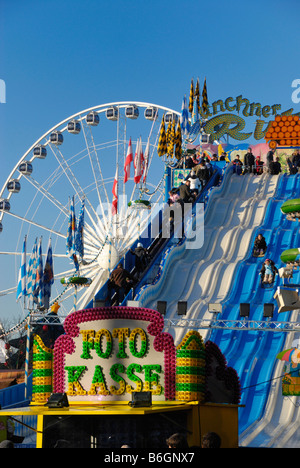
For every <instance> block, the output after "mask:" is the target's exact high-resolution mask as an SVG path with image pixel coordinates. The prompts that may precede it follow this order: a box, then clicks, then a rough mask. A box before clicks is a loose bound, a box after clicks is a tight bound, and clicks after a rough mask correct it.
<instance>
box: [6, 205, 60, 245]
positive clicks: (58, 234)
mask: <svg viewBox="0 0 300 468" xmlns="http://www.w3.org/2000/svg"><path fill="white" fill-rule="evenodd" d="M6 214H7V215H9V216H12V217H13V218H17V219H19V220H21V221H24V222H26V223H28V224H30V225H32V226H36V227H38V228H40V229H43V230H45V231H48V232H50V233H51V234H55V235H57V236H59V237H62V238H63V239H66V238H67V236H66V235H65V234H62V233H61V232H58V231H54V229H51V228H49V227H47V226H44V225H43V224H39V223H36V222H35V221H33V220H31V219H27V218H24V217H23V216H19V215H16V214H14V213H12V212H11V211H8V212H6Z"/></svg>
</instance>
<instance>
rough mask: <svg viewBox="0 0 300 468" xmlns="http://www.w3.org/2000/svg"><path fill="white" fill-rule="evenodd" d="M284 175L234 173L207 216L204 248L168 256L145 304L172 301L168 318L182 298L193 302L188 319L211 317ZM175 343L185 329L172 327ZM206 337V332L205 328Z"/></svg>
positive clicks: (212, 200) (143, 296)
mask: <svg viewBox="0 0 300 468" xmlns="http://www.w3.org/2000/svg"><path fill="white" fill-rule="evenodd" d="M280 177H281V176H272V177H271V176H269V175H268V174H264V175H262V176H254V175H252V174H251V175H245V176H237V175H236V174H230V172H228V173H227V174H226V175H225V177H224V181H223V184H222V185H223V187H222V189H214V190H215V193H214V194H213V195H212V196H211V198H210V201H209V207H208V208H207V210H206V213H205V219H204V243H203V246H202V247H201V248H200V249H198V250H195V249H187V248H185V247H182V246H181V247H180V248H178V251H177V252H176V250H177V248H175V249H174V250H173V251H172V253H171V254H170V258H168V259H167V262H166V265H165V268H164V270H163V274H162V276H161V279H160V280H159V281H158V282H157V283H156V284H154V285H151V286H148V287H147V288H145V290H144V291H142V293H141V295H140V297H139V301H140V302H141V305H142V306H143V307H149V308H154V309H155V308H156V303H157V301H158V300H164V301H167V314H166V318H174V317H176V316H177V303H178V301H187V305H188V310H187V315H186V317H185V318H189V319H195V318H199V319H203V318H204V319H205V318H208V319H211V318H212V316H211V313H210V312H208V303H221V302H222V300H224V299H225V298H226V296H227V294H228V293H229V292H230V288H231V287H232V285H233V282H234V276H235V271H236V268H237V265H238V264H239V263H240V262H241V261H243V260H244V259H245V257H246V255H247V253H248V251H249V248H250V245H252V243H253V240H254V239H253V232H254V231H255V230H256V228H257V227H258V226H260V225H261V224H262V223H263V220H264V217H265V213H266V209H267V205H268V202H269V201H270V199H271V198H272V197H273V196H274V194H275V191H276V187H277V184H278V181H279V180H280ZM166 331H169V332H170V333H172V334H173V336H174V338H175V343H176V342H179V341H180V340H181V339H182V338H183V336H184V335H185V333H186V330H185V329H184V328H182V329H180V328H177V329H175V330H174V329H173V330H166ZM201 335H202V336H203V339H204V340H205V336H206V334H205V332H203V331H202V332H201Z"/></svg>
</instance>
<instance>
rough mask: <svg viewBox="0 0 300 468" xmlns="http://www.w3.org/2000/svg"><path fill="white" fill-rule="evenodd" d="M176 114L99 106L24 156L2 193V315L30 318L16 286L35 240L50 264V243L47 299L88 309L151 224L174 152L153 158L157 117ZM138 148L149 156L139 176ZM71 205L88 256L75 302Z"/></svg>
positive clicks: (129, 105)
mask: <svg viewBox="0 0 300 468" xmlns="http://www.w3.org/2000/svg"><path fill="white" fill-rule="evenodd" d="M179 116H180V114H179V112H177V111H174V110H172V109H169V108H166V107H162V106H159V105H156V104H151V103H145V102H132V101H130V102H113V103H108V104H103V105H100V106H95V107H91V108H88V109H86V110H83V111H81V112H78V113H76V114H74V115H72V116H70V117H68V118H67V119H64V120H63V121H61V122H59V123H58V124H57V125H55V126H54V127H52V128H51V129H50V130H49V131H47V132H46V133H45V134H44V135H42V136H41V137H40V138H39V139H38V140H37V141H36V142H35V143H34V144H33V145H32V146H31V147H30V148H29V149H28V150H27V151H26V152H25V153H24V154H23V156H22V157H21V158H20V159H19V161H18V163H17V164H16V166H15V167H14V168H13V169H12V171H11V173H10V174H9V176H8V178H7V180H6V182H5V183H4V185H3V187H2V189H1V191H0V246H1V247H0V262H1V263H0V265H1V269H2V273H1V287H0V301H1V302H0V303H2V304H1V309H0V311H1V310H2V311H8V310H11V311H18V314H19V317H20V318H24V317H26V315H28V311H29V310H31V309H32V308H33V304H30V300H29V297H26V295H24V298H22V300H19V301H18V303H17V306H16V291H17V285H18V276H19V272H20V259H21V258H22V256H23V257H24V258H25V260H26V263H27V266H26V269H27V271H28V264H29V262H30V258H31V257H32V254H33V251H34V247H35V246H36V245H37V242H38V244H39V246H40V247H41V252H42V258H43V260H44V262H45V261H46V253H47V249H48V248H49V245H51V252H52V259H53V272H54V284H53V285H52V291H51V302H52V303H53V302H54V301H58V302H59V304H60V306H61V309H60V313H62V314H64V315H67V314H68V313H70V312H71V311H72V310H74V301H75V299H76V304H75V306H76V308H77V309H83V308H85V306H86V305H87V304H88V303H89V302H90V301H91V300H92V299H93V297H94V296H95V294H96V293H97V292H98V291H99V289H100V288H101V286H102V285H103V284H104V282H105V281H106V280H107V278H108V277H109V273H110V271H111V270H112V269H113V268H114V266H115V265H116V264H117V262H118V261H119V260H120V259H121V258H122V257H123V255H124V254H125V252H126V251H127V250H128V249H129V247H130V246H131V245H132V244H133V242H134V241H135V240H136V239H138V238H139V236H140V235H141V232H142V231H143V229H144V228H145V227H146V226H147V224H148V222H149V218H150V216H151V209H149V207H151V204H152V203H159V202H163V198H164V170H165V165H166V163H168V157H167V156H166V157H163V158H160V157H159V156H158V154H157V144H158V139H159V132H160V128H161V121H162V117H163V118H164V121H165V123H166V124H168V122H170V121H171V122H172V121H173V120H176V121H177V120H178V117H179ZM130 149H131V151H132V155H133V164H132V167H131V172H130V175H129V174H128V180H127V181H126V178H124V177H125V173H124V170H125V167H126V164H127V163H126V160H127V157H128V155H129V153H130ZM137 153H139V154H140V153H142V155H143V162H142V164H143V168H142V176H141V177H140V178H139V179H136V177H135V176H136V170H137V169H136V160H135V157H136V155H137ZM146 155H147V156H146ZM116 186H117V189H116ZM116 190H117V192H116ZM141 200H143V203H137V202H140V201H141ZM116 202H117V204H116ZM72 206H73V210H74V211H76V216H77V220H78V217H79V213H80V212H81V211H82V209H83V208H84V229H83V244H84V255H83V256H82V258H81V259H80V260H79V267H78V271H77V273H78V272H80V275H81V276H83V277H85V278H87V279H88V282H87V283H86V284H85V287H80V288H79V287H78V288H77V287H76V298H75V299H74V297H75V296H74V288H73V287H70V284H67V283H68V282H67V280H66V279H68V278H71V277H72V276H74V274H76V269H74V262H72V260H71V258H70V256H69V255H68V254H67V251H66V245H67V238H68V229H69V222H70V212H71V211H72V210H71V208H72ZM142 208H143V209H142ZM25 240H26V251H25V253H24V245H25ZM50 305H51V303H50ZM16 307H17V308H16ZM0 320H1V312H0Z"/></svg>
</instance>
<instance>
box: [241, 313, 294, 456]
mask: <svg viewBox="0 0 300 468" xmlns="http://www.w3.org/2000/svg"><path fill="white" fill-rule="evenodd" d="M299 320H300V317H299V311H297V310H296V311H294V312H293V313H292V315H291V321H292V322H299ZM299 339H300V333H288V334H287V338H286V341H285V345H284V347H283V349H289V348H291V347H296V346H297V343H299ZM274 361H276V356H274ZM283 368H284V362H282V361H277V364H276V367H275V372H274V375H273V376H272V378H273V384H272V387H271V390H270V392H269V395H268V400H267V403H266V407H265V410H264V414H263V417H262V418H261V420H260V421H256V422H255V423H253V424H252V425H251V426H249V427H248V428H247V429H246V431H244V432H243V433H242V434H241V435H240V440H239V443H240V445H241V446H244V447H269V448H298V447H300V397H296V396H283V395H282V375H283V374H284V370H283Z"/></svg>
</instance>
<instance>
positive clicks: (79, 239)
mask: <svg viewBox="0 0 300 468" xmlns="http://www.w3.org/2000/svg"><path fill="white" fill-rule="evenodd" d="M84 204H85V200H82V204H81V208H80V212H79V217H78V225H77V230H76V234H75V250H76V251H77V252H78V254H79V255H80V257H81V258H83V256H84V245H83V228H84Z"/></svg>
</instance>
